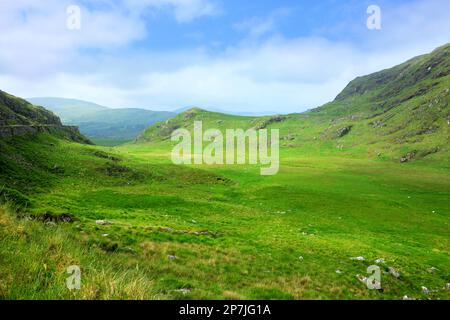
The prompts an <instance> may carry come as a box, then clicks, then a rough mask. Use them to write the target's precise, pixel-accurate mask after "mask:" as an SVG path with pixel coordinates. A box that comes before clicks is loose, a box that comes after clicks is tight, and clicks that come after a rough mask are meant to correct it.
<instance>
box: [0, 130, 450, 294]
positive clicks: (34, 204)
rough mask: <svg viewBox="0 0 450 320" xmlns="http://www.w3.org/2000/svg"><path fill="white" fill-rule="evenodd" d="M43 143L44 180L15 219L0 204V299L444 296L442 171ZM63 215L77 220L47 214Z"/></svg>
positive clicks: (449, 229) (288, 156)
mask: <svg viewBox="0 0 450 320" xmlns="http://www.w3.org/2000/svg"><path fill="white" fill-rule="evenodd" d="M42 139H44V138H42ZM45 139H49V142H48V143H47V144H44V145H45V147H44V149H45V148H46V149H48V150H47V151H49V153H50V154H52V159H51V161H50V162H51V163H50V164H49V165H48V168H47V169H46V170H47V171H48V172H51V173H49V175H48V176H40V175H42V173H41V171H39V170H37V169H36V170H35V171H32V174H35V175H36V176H33V175H31V176H30V177H28V178H24V179H31V181H32V182H31V183H32V184H34V185H36V187H33V192H30V194H29V197H30V198H31V204H30V206H28V207H27V208H26V209H22V210H21V212H22V214H21V215H20V218H17V217H16V214H14V213H13V210H11V209H9V208H7V207H3V209H1V210H0V241H1V243H2V245H1V247H0V297H1V298H6V299H27V298H30V299H38V298H43V299H62V298H81V299H110V298H117V299H192V298H194V299H222V298H224V299H402V297H403V296H404V295H407V296H408V297H411V298H417V299H427V298H432V299H449V298H450V291H449V290H448V289H446V286H447V284H448V283H449V282H450V264H449V261H450V260H449V248H450V237H449V234H450V225H449V222H450V219H449V215H450V202H449V199H450V172H449V170H448V169H447V168H439V167H430V166H427V165H425V164H421V163H419V162H418V163H408V164H405V165H401V164H399V163H393V162H390V161H382V160H368V159H356V158H350V157H337V156H326V155H319V154H317V155H307V154H300V153H297V152H296V151H295V150H287V149H284V150H282V154H281V169H280V173H279V174H278V175H276V176H270V177H263V176H260V175H259V167H252V166H229V167H226V166H225V167H220V166H218V167H183V166H174V165H172V164H171V163H170V156H169V153H168V152H167V151H166V149H164V148H163V147H161V148H158V146H153V147H150V145H146V144H141V145H133V144H130V145H125V146H121V147H117V148H102V147H93V146H83V145H78V144H74V143H61V142H59V141H57V140H56V139H55V140H53V138H45ZM45 139H44V140H45ZM20 145H21V146H23V147H22V148H23V150H26V145H27V142H25V141H20ZM23 152H25V151H23ZM40 152H45V150H44V151H42V150H41V151H40ZM80 164H81V165H80ZM47 171H46V172H47ZM34 190H38V191H37V192H36V191H34ZM61 215H69V216H70V217H73V219H74V221H73V222H70V223H65V222H57V221H56V220H57V218H54V220H55V221H54V222H52V221H50V220H51V219H49V218H48V217H58V216H61ZM40 216H41V217H47V218H45V219H44V218H43V220H45V221H46V222H45V223H42V222H40V221H33V220H37V219H36V217H40ZM97 220H107V221H110V222H112V224H110V225H99V224H97V223H96V221H97ZM359 256H361V257H364V259H365V260H364V261H358V260H352V259H351V258H352V257H359ZM377 259H383V260H384V261H385V262H384V263H382V262H380V263H378V264H379V266H380V267H381V271H382V274H381V285H382V290H369V289H368V288H367V287H366V286H365V284H363V283H362V282H361V281H360V280H359V279H358V278H357V275H361V276H365V277H367V276H369V275H368V274H367V267H368V266H371V265H375V264H376V263H375V260H377ZM70 265H79V266H80V267H81V272H82V277H81V289H80V290H73V291H69V290H68V289H67V288H66V284H65V279H66V278H67V277H68V275H67V273H66V268H67V267H68V266H70ZM392 268H393V269H395V271H396V272H398V273H399V277H396V276H394V275H393V273H395V272H393V271H392V270H393V269H392ZM389 270H391V272H389ZM422 287H426V288H427V289H428V291H429V292H428V294H426V293H424V291H423V288H422Z"/></svg>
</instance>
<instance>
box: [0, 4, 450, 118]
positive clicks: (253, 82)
mask: <svg viewBox="0 0 450 320" xmlns="http://www.w3.org/2000/svg"><path fill="white" fill-rule="evenodd" d="M69 5H77V6H79V7H80V9H81V22H80V26H81V29H80V30H69V29H68V28H67V25H66V21H67V19H68V17H69V16H68V14H67V11H66V10H67V7H68V6H69ZM370 5H377V6H379V7H380V9H381V29H380V30H369V29H368V28H367V26H366V20H367V18H368V17H369V15H368V14H367V12H366V11H367V8H368V7H369V6H370ZM449 12H450V2H449V1H447V0H414V1H400V0H398V1H394V0H390V1H375V0H372V1H361V0H358V1H356V0H334V1H333V0H328V1H301V0H277V1H275V0H247V1H237V0H226V1H225V0H96V1H87V0H78V1H76V0H71V1H69V0H67V1H66V0H47V1H33V0H1V1H0V89H2V90H5V91H9V92H11V93H13V94H16V95H19V96H23V97H34V96H59V97H67V98H77V99H83V100H88V101H93V102H97V103H100V104H103V105H107V106H111V107H142V108H148V109H158V110H173V109H177V108H181V107H185V106H199V107H205V108H216V109H221V110H225V111H230V112H239V111H240V112H244V111H246V112H256V113H264V112H280V113H281V112H283V113H284V112H285V113H288V112H301V111H304V110H306V109H308V108H312V107H316V106H319V105H321V104H323V103H325V102H328V101H330V100H332V99H333V98H334V97H335V96H336V95H337V94H338V93H339V92H340V91H341V90H342V89H343V88H344V87H345V85H346V84H347V83H348V82H349V81H350V80H352V79H353V78H354V77H356V76H360V75H364V74H368V73H371V72H374V71H378V70H380V69H383V68H387V67H391V66H394V65H396V64H398V63H401V62H403V61H404V60H406V59H409V58H411V57H413V56H416V55H419V54H423V53H426V52H429V51H431V50H432V49H434V48H435V47H437V46H440V45H443V44H445V43H447V42H449V39H450V17H449Z"/></svg>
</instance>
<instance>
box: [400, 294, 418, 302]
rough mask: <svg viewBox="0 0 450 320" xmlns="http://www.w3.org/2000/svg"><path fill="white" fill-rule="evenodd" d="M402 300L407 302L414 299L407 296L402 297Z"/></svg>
mask: <svg viewBox="0 0 450 320" xmlns="http://www.w3.org/2000/svg"><path fill="white" fill-rule="evenodd" d="M402 300H405V301H407V300H415V299H413V298H410V297H408V296H407V295H404V296H403V298H402Z"/></svg>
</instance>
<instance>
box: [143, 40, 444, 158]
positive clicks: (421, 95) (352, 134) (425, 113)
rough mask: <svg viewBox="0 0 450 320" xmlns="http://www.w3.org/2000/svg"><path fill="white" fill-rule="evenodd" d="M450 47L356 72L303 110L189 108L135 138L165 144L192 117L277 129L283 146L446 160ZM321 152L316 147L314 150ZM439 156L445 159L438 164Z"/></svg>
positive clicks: (213, 122) (189, 124) (226, 124)
mask: <svg viewBox="0 0 450 320" xmlns="http://www.w3.org/2000/svg"><path fill="white" fill-rule="evenodd" d="M449 90H450V45H449V44H447V45H445V46H443V47H440V48H438V49H436V50H435V51H433V52H432V53H430V54H427V55H424V56H420V57H417V58H414V59H411V60H410V61H408V62H405V63H403V64H401V65H399V66H396V67H394V68H391V69H388V70H383V71H380V72H377V73H375V74H371V75H368V76H364V77H359V78H357V79H355V80H354V81H352V82H351V83H350V84H349V85H348V86H347V87H346V88H345V89H344V90H343V91H342V92H341V93H340V94H339V95H338V96H337V97H336V99H335V100H334V101H333V102H330V103H327V104H325V105H324V106H321V107H319V108H316V109H314V110H312V111H309V112H306V113H303V114H290V115H286V116H273V117H238V116H230V115H225V114H220V113H211V112H207V111H204V110H200V109H191V110H189V111H187V112H185V113H182V114H180V115H178V116H176V117H174V118H172V119H169V120H167V121H165V122H161V123H159V124H156V125H154V126H152V127H150V128H148V129H146V130H145V131H144V132H143V133H142V134H141V135H140V136H139V138H138V142H149V141H152V142H158V141H160V142H161V141H165V140H167V139H168V138H169V137H170V133H171V132H172V131H173V130H174V129H177V128H180V127H186V128H191V127H192V123H193V121H195V120H202V121H204V127H205V128H208V127H212V128H219V129H224V128H243V129H248V128H261V127H267V128H279V129H280V130H281V131H280V136H281V137H282V138H283V143H282V146H284V147H285V148H297V149H299V150H301V152H304V153H308V152H321V153H328V154H341V155H347V156H356V157H371V158H380V159H393V160H395V161H399V160H401V161H403V162H408V161H411V160H413V159H421V158H431V159H435V160H436V161H438V162H441V163H442V164H444V165H445V163H448V157H447V155H448V152H449V133H448V132H449V131H448V130H449V126H450V102H449V101H450V92H449ZM319 150H320V151H319ZM443 161H444V162H443Z"/></svg>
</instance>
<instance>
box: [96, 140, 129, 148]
mask: <svg viewBox="0 0 450 320" xmlns="http://www.w3.org/2000/svg"><path fill="white" fill-rule="evenodd" d="M91 141H92V142H93V143H94V144H96V145H98V146H103V147H117V146H120V145H122V144H125V143H129V142H132V140H123V139H101V138H91Z"/></svg>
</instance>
